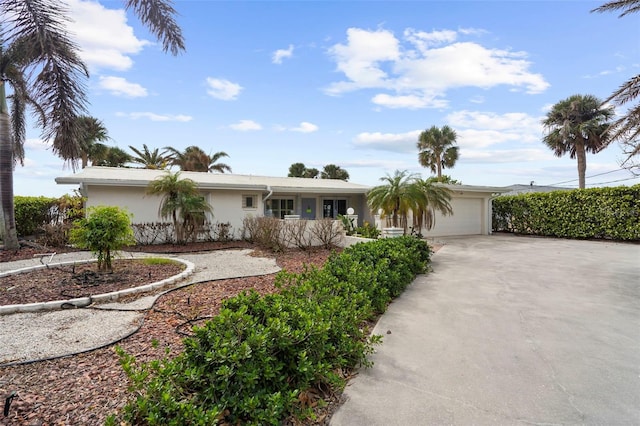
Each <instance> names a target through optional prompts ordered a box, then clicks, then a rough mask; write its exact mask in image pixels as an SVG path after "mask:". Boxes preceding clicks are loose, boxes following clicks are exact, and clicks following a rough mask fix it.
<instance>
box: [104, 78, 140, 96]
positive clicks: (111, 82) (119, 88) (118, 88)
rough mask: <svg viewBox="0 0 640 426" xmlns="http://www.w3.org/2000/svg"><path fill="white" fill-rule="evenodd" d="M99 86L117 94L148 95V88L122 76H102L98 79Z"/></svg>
mask: <svg viewBox="0 0 640 426" xmlns="http://www.w3.org/2000/svg"><path fill="white" fill-rule="evenodd" d="M98 86H99V87H100V88H102V89H105V90H108V91H109V92H110V93H111V94H112V95H115V96H124V97H127V98H141V97H145V96H147V95H148V93H147V89H145V88H144V87H142V86H141V85H139V84H138V83H130V82H128V81H127V80H126V79H124V78H122V77H113V76H107V77H103V76H101V77H100V78H99V80H98Z"/></svg>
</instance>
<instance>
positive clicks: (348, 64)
mask: <svg viewBox="0 0 640 426" xmlns="http://www.w3.org/2000/svg"><path fill="white" fill-rule="evenodd" d="M329 54H330V55H331V56H332V57H333V58H334V59H335V61H336V64H337V68H338V71H342V72H343V73H344V75H345V76H346V77H347V79H348V80H349V81H348V82H338V83H334V84H332V85H330V86H329V88H328V89H327V93H329V94H334V95H338V94H340V93H342V92H346V91H348V90H357V89H362V88H381V87H388V86H391V85H392V83H393V82H392V81H388V82H387V77H388V76H387V73H386V72H385V71H383V70H382V69H381V67H380V63H381V62H389V61H396V60H398V59H399V58H400V45H399V42H398V39H396V37H395V36H394V35H393V33H392V32H390V31H386V30H378V31H367V30H363V29H360V28H349V29H348V30H347V44H336V45H334V46H333V47H332V48H330V49H329Z"/></svg>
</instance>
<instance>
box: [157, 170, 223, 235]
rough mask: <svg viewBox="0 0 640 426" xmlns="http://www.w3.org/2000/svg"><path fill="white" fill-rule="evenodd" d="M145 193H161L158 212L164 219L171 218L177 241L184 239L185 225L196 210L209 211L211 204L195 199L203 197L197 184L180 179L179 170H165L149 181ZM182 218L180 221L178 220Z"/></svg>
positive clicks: (195, 215) (195, 213) (194, 214)
mask: <svg viewBox="0 0 640 426" xmlns="http://www.w3.org/2000/svg"><path fill="white" fill-rule="evenodd" d="M147 194H150V195H161V196H162V201H161V202H160V208H159V210H158V213H159V214H160V216H161V217H162V218H164V219H166V218H171V220H172V221H173V227H174V229H175V232H176V239H177V241H178V242H179V243H182V242H184V241H185V227H184V226H183V224H185V223H188V222H189V220H191V219H192V218H196V217H197V214H198V212H204V211H210V210H211V206H209V205H208V204H206V203H204V204H203V203H202V202H201V201H198V200H195V199H196V198H197V199H201V200H202V201H204V198H202V197H201V196H200V194H199V193H198V186H197V185H196V183H195V182H194V181H193V180H191V179H186V178H185V179H181V178H180V172H176V173H170V172H167V173H166V174H165V175H164V176H162V177H159V178H157V179H155V180H153V181H151V182H150V183H149V185H148V186H147ZM178 218H181V219H182V222H180V221H178Z"/></svg>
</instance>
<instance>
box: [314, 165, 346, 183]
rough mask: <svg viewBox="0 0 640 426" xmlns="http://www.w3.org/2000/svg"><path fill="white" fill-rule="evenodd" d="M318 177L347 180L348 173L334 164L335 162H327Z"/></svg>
mask: <svg viewBox="0 0 640 426" xmlns="http://www.w3.org/2000/svg"><path fill="white" fill-rule="evenodd" d="M320 177H321V178H322V179H339V180H344V181H348V180H349V173H348V172H347V171H346V170H344V169H343V168H342V167H340V166H336V165H335V164H327V165H326V166H324V169H323V170H322V173H321V174H320Z"/></svg>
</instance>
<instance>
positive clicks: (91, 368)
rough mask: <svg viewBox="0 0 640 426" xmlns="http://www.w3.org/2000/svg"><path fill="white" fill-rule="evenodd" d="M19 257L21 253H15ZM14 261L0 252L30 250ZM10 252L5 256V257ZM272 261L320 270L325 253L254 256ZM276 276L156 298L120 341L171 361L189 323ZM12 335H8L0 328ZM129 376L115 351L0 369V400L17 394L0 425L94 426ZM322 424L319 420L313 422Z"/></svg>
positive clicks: (269, 286)
mask: <svg viewBox="0 0 640 426" xmlns="http://www.w3.org/2000/svg"><path fill="white" fill-rule="evenodd" d="M239 246H241V247H250V246H249V245H247V244H246V243H241V242H240V243H239V242H233V243H230V244H228V245H226V246H225V243H209V244H207V243H203V244H195V245H187V246H157V247H154V248H153V249H151V248H150V247H144V248H142V249H141V250H143V251H146V252H148V251H150V250H154V251H157V252H173V253H175V252H187V251H201V250H211V249H220V248H225V247H229V248H231V247H233V248H237V247H239ZM20 251H21V252H22V250H20ZM30 251H31V249H27V250H26V251H25V252H24V253H15V254H14V255H13V256H10V255H8V254H7V252H1V251H0V256H1V255H4V257H0V258H3V259H5V260H4V261H7V260H9V259H11V260H14V259H17V258H20V256H21V255H22V256H24V257H23V258H31V257H32V255H33V252H30ZM9 253H10V252H9ZM258 254H259V255H262V256H269V257H275V258H276V261H277V263H278V265H279V266H281V267H282V268H283V269H286V270H288V271H290V272H300V271H302V270H303V268H304V265H311V264H313V265H318V266H321V265H322V264H324V262H325V261H326V259H327V257H328V256H329V255H330V251H328V250H313V251H309V252H303V251H297V250H293V251H289V252H287V253H284V254H277V255H276V254H273V253H264V252H259V253H258ZM274 278H275V275H268V276H262V277H248V278H242V279H230V280H220V281H213V282H207V283H201V284H196V285H193V286H189V287H185V288H182V289H179V290H176V291H173V292H171V293H168V294H166V295H164V296H162V297H160V298H159V299H158V301H157V303H156V304H155V306H154V308H153V309H151V310H150V311H149V312H148V313H147V315H146V318H145V321H144V324H143V326H142V327H141V329H140V330H139V331H138V332H137V333H135V334H134V335H132V336H130V337H128V338H126V339H125V340H123V341H121V342H119V343H118V345H119V346H121V347H122V348H123V349H124V350H125V351H126V352H128V353H130V354H132V355H134V356H135V357H136V358H137V359H138V360H139V361H150V360H153V359H160V358H162V357H164V356H166V351H167V350H168V351H169V356H173V355H175V354H177V353H179V352H180V351H181V350H182V343H181V340H182V338H183V336H184V334H188V332H189V330H190V326H191V325H192V324H196V323H199V321H203V320H205V319H207V318H208V317H210V316H212V315H215V314H216V313H217V312H218V310H219V309H220V304H221V302H222V301H223V300H225V299H227V298H229V297H233V296H234V295H236V294H238V293H240V292H242V291H243V290H248V289H255V290H256V291H258V292H259V293H261V294H266V293H271V292H274V291H276V289H275V287H274V285H273V282H274ZM2 334H3V335H4V336H10V330H3V331H2ZM127 384H128V383H127V378H126V376H125V374H124V372H123V371H122V368H121V367H120V365H119V364H118V359H117V356H116V354H115V352H114V345H112V346H110V347H107V348H104V349H99V350H96V351H92V352H89V353H84V354H80V355H75V356H70V357H67V358H60V359H56V360H52V361H43V362H36V363H32V364H25V365H16V366H9V367H0V402H4V399H5V398H6V397H7V396H9V394H10V393H11V392H16V393H17V395H18V397H17V398H16V399H14V400H13V403H12V404H11V407H10V410H9V415H8V416H7V417H3V416H0V425H98V424H103V423H104V420H105V418H106V417H107V416H108V415H109V414H112V413H115V412H117V411H118V410H119V409H121V408H122V407H123V406H124V404H125V403H126V401H127V399H128V398H129V396H130V395H129V393H128V392H127ZM332 400H333V404H330V406H329V407H328V408H325V409H324V412H323V413H320V414H319V419H322V420H323V421H324V422H325V423H326V422H328V419H329V417H330V413H331V412H332V411H333V410H334V409H335V408H336V407H337V403H338V398H337V397H333V398H332ZM319 423H321V422H319Z"/></svg>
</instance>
